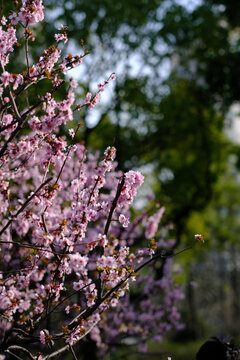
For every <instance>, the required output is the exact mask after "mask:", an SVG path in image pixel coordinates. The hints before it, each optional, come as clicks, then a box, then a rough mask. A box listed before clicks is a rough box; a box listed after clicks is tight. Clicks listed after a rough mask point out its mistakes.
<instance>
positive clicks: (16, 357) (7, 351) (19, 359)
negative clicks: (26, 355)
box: [5, 350, 23, 360]
mask: <svg viewBox="0 0 240 360" xmlns="http://www.w3.org/2000/svg"><path fill="white" fill-rule="evenodd" d="M5 352H6V353H8V354H10V355H12V356H14V357H15V359H18V360H23V359H21V358H20V357H19V356H17V355H16V354H14V353H13V352H11V351H9V350H5Z"/></svg>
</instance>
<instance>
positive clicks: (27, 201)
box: [0, 177, 52, 236]
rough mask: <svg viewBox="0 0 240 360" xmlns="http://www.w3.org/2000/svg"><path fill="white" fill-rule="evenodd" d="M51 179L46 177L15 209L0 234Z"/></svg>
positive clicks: (0, 233)
mask: <svg viewBox="0 0 240 360" xmlns="http://www.w3.org/2000/svg"><path fill="white" fill-rule="evenodd" d="M51 180H52V177H50V178H48V179H47V180H46V181H44V183H42V184H41V185H40V186H39V187H38V188H37V190H36V191H35V192H34V193H33V194H32V195H31V196H29V198H28V199H27V200H26V201H25V203H24V204H23V205H22V206H21V207H20V209H19V210H18V211H17V213H16V214H15V215H14V216H12V218H11V219H10V220H9V221H8V222H7V224H6V225H5V226H4V227H3V228H2V230H1V231H0V236H1V235H2V234H3V233H4V231H5V230H6V229H7V228H8V227H9V225H11V223H12V222H13V220H14V219H15V218H17V217H18V215H19V214H20V213H21V212H22V211H23V210H24V209H25V208H26V206H27V205H28V204H29V203H30V201H31V200H32V199H33V198H34V196H35V195H36V194H37V193H38V192H39V191H40V190H41V189H42V188H43V187H44V186H45V185H46V184H47V183H49V182H50V181H51Z"/></svg>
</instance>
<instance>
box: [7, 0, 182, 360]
mask: <svg viewBox="0 0 240 360" xmlns="http://www.w3.org/2000/svg"><path fill="white" fill-rule="evenodd" d="M43 17H44V13H43V5H42V1H41V0H35V1H29V0H23V1H22V5H21V7H20V8H19V10H18V11H16V12H15V13H12V14H11V15H10V17H9V20H8V21H9V24H10V25H7V22H8V21H7V20H6V19H5V18H2V20H1V23H2V27H0V32H1V36H0V38H1V40H0V62H1V76H0V112H1V120H0V210H1V215H0V247H1V258H0V310H1V318H0V332H1V338H2V342H1V344H0V351H1V352H2V356H4V355H3V354H4V352H8V351H11V350H12V347H13V349H14V345H18V346H20V345H22V346H23V347H22V348H21V349H23V351H28V350H26V349H25V347H24V346H26V345H25V344H32V343H36V342H37V343H38V344H42V345H41V346H42V348H41V349H42V351H43V352H44V353H45V354H46V353H49V349H50V351H51V350H52V348H53V346H54V347H55V348H54V349H56V351H55V350H54V351H55V352H53V353H52V354H51V357H54V356H57V355H58V353H60V352H61V351H64V350H67V349H68V348H69V347H68V346H72V345H74V344H75V343H76V342H78V341H79V340H81V339H82V338H83V337H84V336H86V335H87V334H88V333H90V336H91V338H92V339H93V340H94V341H95V342H96V344H97V346H98V347H100V348H104V341H106V342H105V344H106V343H109V344H110V343H111V341H113V342H116V341H118V342H121V340H122V338H123V336H122V335H123V334H124V337H125V338H126V337H129V336H135V338H137V339H139V342H140V344H141V345H143V342H144V340H146V339H147V338H148V336H149V334H150V333H151V334H154V336H156V338H157V339H158V340H159V339H161V336H162V335H163V334H164V333H165V332H166V331H168V330H169V329H170V328H172V327H178V326H179V323H178V320H179V314H178V312H177V310H176V302H177V300H178V299H179V298H180V297H181V295H180V292H179V289H178V288H177V287H175V286H174V284H173V282H172V278H171V269H170V263H169V262H168V261H167V263H166V266H165V267H164V273H163V276H162V278H161V279H156V280H154V279H153V278H152V277H149V275H145V276H144V277H141V276H138V275H139V274H138V273H137V272H138V270H140V269H141V268H142V267H144V266H145V265H146V264H150V263H152V262H153V260H154V258H153V255H154V254H155V253H156V251H158V252H159V254H160V255H161V253H160V249H163V248H166V247H170V246H171V244H170V243H168V242H166V241H165V240H164V239H162V238H159V240H156V241H155V240H154V239H151V240H150V242H149V239H150V238H152V237H153V236H156V234H157V230H158V224H159V222H160V219H161V217H162V214H163V211H164V209H163V208H160V209H159V210H158V211H157V212H156V213H155V214H154V215H151V216H149V215H148V214H147V213H143V214H142V215H141V216H139V217H138V218H136V219H135V220H134V221H133V222H132V223H131V211H130V207H131V206H132V203H133V199H134V197H135V196H136V194H137V190H138V188H139V187H140V186H141V184H142V183H143V180H144V178H143V175H142V174H140V173H139V172H138V171H132V170H131V171H128V172H126V173H122V172H120V171H117V170H116V165H117V164H116V162H115V160H114V159H115V152H116V150H115V148H114V147H108V148H107V149H106V151H105V152H104V155H103V157H102V158H100V159H99V154H96V155H91V154H88V153H87V149H86V148H85V147H84V145H83V144H79V143H76V136H77V133H78V130H79V127H80V124H76V128H75V129H70V130H69V135H70V136H68V135H67V131H66V135H65V136H60V135H59V133H60V131H59V129H60V126H64V125H66V124H67V122H68V121H71V120H73V119H74V112H75V111H76V110H80V109H81V108H82V107H86V108H89V109H91V108H93V106H95V105H96V104H97V103H98V101H99V100H100V93H101V92H102V91H104V89H105V86H107V84H108V82H109V81H110V80H114V78H115V75H114V74H111V75H110V76H109V78H108V79H107V80H105V81H104V82H103V83H100V84H99V85H98V91H97V92H96V94H95V95H92V93H90V92H88V93H87V94H86V97H85V102H84V103H82V104H76V100H75V95H74V90H73V89H75V88H76V86H77V83H76V81H75V80H73V79H71V80H70V83H69V87H68V88H67V90H66V97H65V98H64V99H62V100H61V101H59V100H58V101H57V100H56V98H55V93H56V92H57V91H58V89H59V87H61V86H62V85H64V80H62V74H64V73H65V72H66V71H67V70H68V69H70V68H72V67H74V66H76V65H79V64H81V62H82V59H83V57H84V56H85V55H86V54H82V55H81V56H72V55H71V54H69V55H68V56H67V57H65V58H64V59H61V50H60V49H59V48H58V47H57V46H54V45H53V46H51V47H50V48H48V49H47V50H45V51H43V53H42V55H41V56H40V58H39V59H38V62H37V63H36V64H30V58H29V54H28V50H27V45H26V44H28V40H29V38H30V37H31V36H32V32H31V30H30V29H29V26H30V25H33V24H34V23H37V22H39V21H41V20H42V19H43ZM19 23H20V24H21V25H22V27H21V28H23V29H24V33H23V38H24V43H25V46H26V63H27V65H26V70H25V71H24V72H22V73H19V74H12V73H10V72H8V71H7V69H6V68H5V66H6V65H7V63H8V61H9V55H10V53H11V52H12V51H13V49H14V45H15V43H16V42H17V38H16V33H17V31H16V30H18V28H17V24H19ZM62 30H63V33H61V34H56V35H55V40H56V41H57V42H59V41H63V42H64V43H65V42H66V41H67V34H66V31H65V29H62ZM19 39H21V36H19ZM19 41H20V40H19ZM10 60H11V59H10ZM42 79H46V81H48V82H49V84H51V88H49V90H48V92H47V93H46V94H45V95H42V96H36V98H35V103H32V104H30V105H27V106H26V102H25V101H23V99H25V98H26V97H27V93H26V89H27V88H28V87H30V86H33V87H34V86H36V84H37V83H38V82H39V81H40V80H42ZM36 91H37V87H36ZM21 104H22V105H21ZM24 104H25V105H24ZM23 129H24V132H23ZM144 233H145V235H144ZM136 239H142V240H144V241H142V246H143V247H142V248H141V249H140V248H139V244H138V243H137V240H136ZM132 245H136V246H134V247H132ZM159 257H160V258H161V256H159ZM156 258H157V256H156ZM131 281H133V282H134V281H135V282H136V283H137V286H138V287H140V288H142V297H143V299H141V300H140V301H139V302H138V305H133V304H131V302H130V296H129V295H127V296H125V295H126V293H128V291H129V286H130V282H131ZM158 293H162V297H161V302H159V301H158V302H156V297H157V294H158ZM124 296H125V298H124ZM107 310H108V311H107ZM103 315H104V316H103ZM53 317H54V321H55V329H54V331H52V332H49V330H48V329H46V328H45V327H46V326H47V323H48V320H49V319H50V318H53ZM114 328H115V330H114ZM116 329H117V330H116ZM63 339H64V341H65V342H66V343H67V344H68V346H67V347H63V348H61V349H59V345H58V344H59V341H60V344H61V340H63ZM106 339H107V340H106ZM105 347H106V345H105ZM24 349H25V350H24ZM52 351H53V350H52ZM59 351H60V352H59ZM0 356H1V355H0ZM31 356H33V355H31ZM34 356H35V355H34ZM35 358H36V359H39V360H40V359H46V358H47V357H44V356H43V355H36V357H35Z"/></svg>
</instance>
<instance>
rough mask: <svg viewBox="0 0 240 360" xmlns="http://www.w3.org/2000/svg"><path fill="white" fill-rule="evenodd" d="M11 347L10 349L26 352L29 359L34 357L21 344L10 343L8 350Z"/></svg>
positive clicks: (32, 359) (33, 359)
mask: <svg viewBox="0 0 240 360" xmlns="http://www.w3.org/2000/svg"><path fill="white" fill-rule="evenodd" d="M9 349H11V350H20V351H22V352H24V353H25V354H27V356H28V357H29V359H31V360H35V357H34V356H33V355H32V354H31V353H30V351H29V350H27V349H25V348H23V347H22V346H19V345H11V346H9V348H8V350H9Z"/></svg>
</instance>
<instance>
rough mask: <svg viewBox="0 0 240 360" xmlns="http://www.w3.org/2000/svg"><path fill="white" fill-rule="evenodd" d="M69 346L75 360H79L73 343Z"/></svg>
mask: <svg viewBox="0 0 240 360" xmlns="http://www.w3.org/2000/svg"><path fill="white" fill-rule="evenodd" d="M69 348H70V351H71V353H72V356H73V358H74V360H78V358H77V356H76V354H75V352H74V350H73V347H72V345H69Z"/></svg>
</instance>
